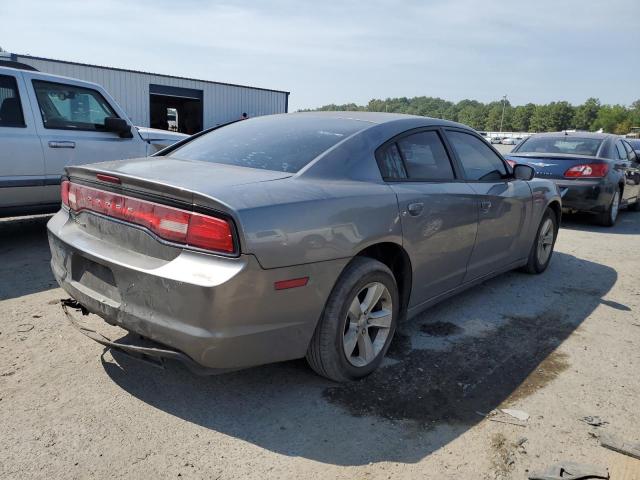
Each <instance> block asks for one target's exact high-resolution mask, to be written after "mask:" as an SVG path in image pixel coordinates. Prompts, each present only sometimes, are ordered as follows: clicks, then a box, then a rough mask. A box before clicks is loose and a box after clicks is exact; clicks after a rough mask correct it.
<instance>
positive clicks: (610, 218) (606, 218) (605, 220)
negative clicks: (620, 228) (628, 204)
mask: <svg viewBox="0 0 640 480" xmlns="http://www.w3.org/2000/svg"><path fill="white" fill-rule="evenodd" d="M621 197H622V194H621V192H620V190H619V189H618V190H616V191H615V192H614V194H613V196H612V197H611V203H610V204H609V206H608V207H607V209H606V211H604V212H602V213H601V214H599V215H598V217H597V222H598V223H599V224H600V225H603V226H605V227H613V226H614V225H615V224H616V220H618V213H619V212H620V198H621Z"/></svg>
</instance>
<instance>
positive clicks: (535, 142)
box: [515, 135, 602, 157]
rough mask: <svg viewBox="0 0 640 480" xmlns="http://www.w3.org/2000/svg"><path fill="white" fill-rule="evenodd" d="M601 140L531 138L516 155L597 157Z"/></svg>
mask: <svg viewBox="0 0 640 480" xmlns="http://www.w3.org/2000/svg"><path fill="white" fill-rule="evenodd" d="M601 143H602V139H600V138H580V137H569V136H566V135H562V136H557V137H549V136H541V137H529V139H527V140H525V141H524V142H523V143H521V144H520V146H519V147H518V149H517V151H516V152H515V153H563V154H567V155H587V156H590V157H595V156H596V155H597V153H598V149H599V148H600V144H601Z"/></svg>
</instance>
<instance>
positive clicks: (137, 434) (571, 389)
mask: <svg viewBox="0 0 640 480" xmlns="http://www.w3.org/2000/svg"><path fill="white" fill-rule="evenodd" d="M46 221H47V218H46V217H37V218H30V219H19V220H16V219H9V220H4V221H0V426H1V432H0V478H3V479H4V478H8V479H26V478H47V479H71V478H178V477H180V478H210V479H235V478H251V479H253V478H255V479H264V478H322V479H326V478H345V479H346V478H349V479H370V478H383V479H387V478H394V479H395V478H434V479H443V478H445V479H446V478H452V479H453V478H455V479H511V478H513V479H522V478H527V476H528V474H530V473H531V472H532V471H537V470H541V469H544V468H546V467H548V466H550V465H552V464H555V463H558V462H562V461H573V462H580V463H591V464H595V465H598V466H603V467H608V468H609V469H610V471H611V472H612V478H614V479H632V478H635V479H640V460H633V459H630V458H628V457H625V456H623V455H620V454H617V453H613V452H611V451H609V450H606V449H604V448H602V447H600V446H599V440H598V437H599V436H602V435H603V434H613V435H615V436H617V437H619V438H620V439H622V440H624V441H627V442H633V441H635V442H638V441H640V416H639V412H640V404H639V401H638V399H639V398H640V380H639V372H640V315H638V312H639V311H640V289H639V285H640V214H634V213H627V212H623V213H622V214H621V217H620V219H619V224H618V225H617V226H616V227H614V228H612V229H607V228H602V227H597V226H594V225H591V224H590V223H588V222H585V221H584V219H570V220H569V221H568V222H566V223H565V225H564V228H563V229H562V230H561V231H560V236H559V240H558V244H557V248H556V253H555V255H554V257H553V259H552V263H551V266H550V268H549V270H548V271H547V272H546V273H545V274H544V275H542V276H529V275H525V274H521V273H517V272H513V273H509V274H506V275H503V276H501V277H499V278H496V279H493V280H491V281H489V282H486V283H485V284H483V285H481V286H479V287H476V288H473V289H472V290H470V291H468V292H466V293H463V294H461V295H459V296H458V297H456V298H453V299H451V300H448V301H446V302H445V303H443V304H440V305H438V306H436V307H434V308H432V309H430V310H429V311H427V312H425V313H424V314H422V315H420V316H419V317H417V318H414V319H412V320H410V321H409V322H407V323H406V324H405V325H403V326H402V328H401V331H400V333H399V335H398V337H397V338H396V339H395V340H394V344H393V346H392V350H391V351H390V354H389V356H390V358H389V359H388V360H387V361H386V363H385V366H384V367H383V368H382V369H381V370H380V371H378V372H377V373H375V374H374V375H372V376H371V377H369V378H367V379H366V380H364V381H362V382H358V383H353V384H348V385H336V384H333V383H331V382H329V381H326V380H324V379H322V378H320V377H318V376H316V375H314V374H313V373H312V372H311V371H310V370H309V368H307V366H306V364H305V362H304V361H302V360H301V361H294V362H286V363H282V364H277V365H269V366H264V367H259V368H253V369H249V370H245V371H241V372H236V373H232V374H227V375H222V376H217V377H197V376H194V375H192V374H191V373H189V372H187V371H186V370H184V369H183V368H182V367H181V366H179V365H169V366H168V367H167V368H166V369H165V370H161V369H158V368H155V367H153V366H150V365H147V364H144V363H140V362H139V361H136V360H134V359H130V358H128V357H125V356H122V355H119V354H114V355H113V356H112V354H111V353H110V352H109V351H105V349H104V348H102V347H101V346H100V345H98V344H96V343H94V342H92V341H91V340H89V339H87V338H85V337H84V336H82V335H81V334H80V333H78V332H77V331H76V330H74V329H73V328H72V327H71V326H70V325H69V324H68V323H67V322H66V320H65V318H64V316H63V313H62V311H61V309H60V307H59V305H58V302H59V300H60V299H61V298H63V297H65V295H64V292H63V291H62V290H60V289H59V288H57V285H56V284H55V281H54V279H53V277H52V275H51V272H50V270H49V265H48V261H49V250H48V245H47V241H46V235H45V224H46ZM86 321H87V323H88V324H90V325H92V326H95V327H99V328H100V329H101V331H103V332H104V333H107V334H109V335H111V336H112V337H114V338H120V337H122V336H123V335H124V332H123V331H121V330H118V329H115V328H112V327H109V328H105V325H104V324H103V322H101V321H100V320H99V319H98V318H97V317H94V316H91V317H89V318H88V319H87V320H86ZM498 408H512V409H517V410H522V411H524V412H527V413H528V414H529V418H528V419H527V420H526V421H520V420H517V419H516V418H513V417H511V416H508V415H505V414H499V415H489V416H488V417H487V415H488V414H489V413H490V412H492V411H494V410H496V409H498ZM585 416H597V417H600V419H601V420H602V421H603V422H606V423H604V424H602V425H601V426H598V427H596V426H591V425H588V424H587V423H585V422H584V421H581V419H582V418H583V417H585ZM504 422H509V423H504Z"/></svg>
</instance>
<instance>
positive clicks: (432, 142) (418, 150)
mask: <svg viewBox="0 0 640 480" xmlns="http://www.w3.org/2000/svg"><path fill="white" fill-rule="evenodd" d="M398 147H399V148H400V152H401V153H402V157H403V159H404V164H405V167H406V169H407V174H408V176H409V178H410V179H412V180H453V179H454V174H453V168H452V167H451V161H450V160H449V156H448V155H447V151H446V150H445V149H444V145H443V144H442V141H441V140H440V135H438V132H433V131H429V132H420V133H414V134H413V135H409V136H408V137H404V138H402V139H400V140H398Z"/></svg>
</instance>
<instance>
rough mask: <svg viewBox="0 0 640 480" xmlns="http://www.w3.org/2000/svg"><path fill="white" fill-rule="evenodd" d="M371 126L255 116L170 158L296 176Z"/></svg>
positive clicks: (337, 120) (335, 120) (346, 121)
mask: <svg viewBox="0 0 640 480" xmlns="http://www.w3.org/2000/svg"><path fill="white" fill-rule="evenodd" d="M370 125H371V124H370V123H368V122H363V121H360V120H351V119H341V118H322V117H311V116H309V117H307V116H302V115H271V116H264V117H257V118H252V119H250V120H242V121H239V122H235V123H232V124H230V125H227V126H225V127H222V128H220V129H218V130H214V131H212V132H211V133H207V134H205V135H203V136H202V137H199V138H196V139H195V140H193V141H191V142H189V143H187V144H186V145H184V146H183V147H180V148H178V149H177V150H175V151H173V152H171V153H170V154H169V156H170V157H174V158H180V159H188V160H201V161H205V162H213V163H224V164H227V165H237V166H240V167H249V168H261V169H264V170H275V171H280V172H292V173H295V172H297V171H298V170H300V169H301V168H302V167H304V166H305V165H307V164H308V163H309V162H310V161H311V160H313V159H314V158H316V157H317V156H318V155H320V154H321V153H323V152H325V151H326V150H328V149H329V148H331V147H333V146H334V145H335V144H337V143H338V142H340V141H342V140H344V139H345V138H347V137H348V136H350V135H352V134H354V133H356V132H358V131H360V130H363V129H364V128H366V127H368V126H370Z"/></svg>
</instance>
